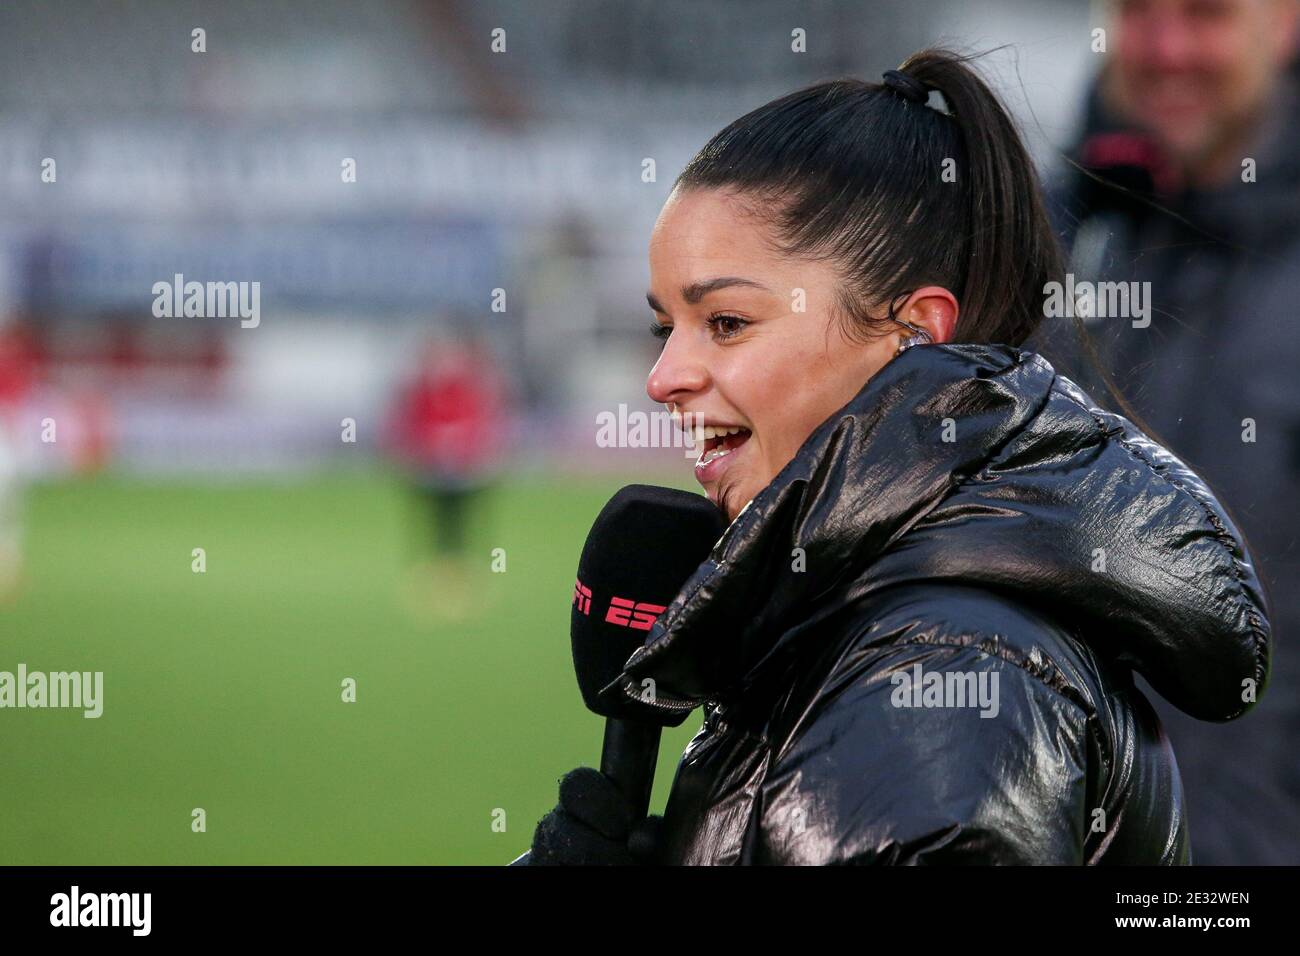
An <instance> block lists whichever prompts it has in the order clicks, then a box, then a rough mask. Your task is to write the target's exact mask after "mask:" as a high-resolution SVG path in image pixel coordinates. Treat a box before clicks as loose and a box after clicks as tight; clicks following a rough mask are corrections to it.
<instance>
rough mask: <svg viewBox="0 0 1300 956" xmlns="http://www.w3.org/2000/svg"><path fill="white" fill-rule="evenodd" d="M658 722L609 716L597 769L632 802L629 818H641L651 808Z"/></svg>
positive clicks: (658, 733) (658, 731) (658, 729)
mask: <svg viewBox="0 0 1300 956" xmlns="http://www.w3.org/2000/svg"><path fill="white" fill-rule="evenodd" d="M661 733H663V727H661V726H660V725H659V724H648V723H641V722H640V721H634V720H622V719H620V718H618V717H609V718H607V719H606V720H605V739H604V742H603V743H602V745H601V748H600V772H601V773H603V774H604V775H605V776H607V777H609V779H611V780H613V781H614V785H615V786H616V787H618V789H619V790H620V791H621V792H622V794H623V796H624V797H626V798H627V801H628V802H629V803H630V804H631V805H632V819H633V820H644V819H645V817H646V814H648V813H649V812H650V791H651V790H652V789H653V787H654V782H655V764H656V763H658V761H659V735H660V734H661Z"/></svg>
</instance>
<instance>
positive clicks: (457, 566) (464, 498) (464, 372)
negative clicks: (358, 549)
mask: <svg viewBox="0 0 1300 956" xmlns="http://www.w3.org/2000/svg"><path fill="white" fill-rule="evenodd" d="M508 421H509V418H508V415H507V411H506V389H505V387H504V381H503V379H502V376H501V374H500V372H499V370H498V368H497V365H496V362H495V361H494V359H493V357H492V354H491V351H490V350H489V349H488V348H487V347H486V346H485V345H483V344H482V343H481V342H478V341H474V340H470V341H459V340H449V341H435V342H432V343H431V344H430V345H428V346H427V347H426V348H425V350H424V354H423V356H422V358H421V360H420V363H419V367H418V369H417V371H416V373H415V374H414V375H413V376H412V377H411V378H410V379H409V380H407V381H406V382H404V383H403V384H402V385H401V387H400V388H399V389H398V391H397V395H396V398H395V400H394V402H393V405H392V408H391V409H390V412H389V416H388V422H387V426H386V429H385V445H386V447H387V449H388V451H389V453H390V454H391V455H392V456H393V457H394V459H395V460H396V461H397V462H398V464H399V465H400V466H401V467H402V469H403V470H404V471H405V472H406V473H407V475H408V476H409V478H410V480H411V483H412V485H413V487H414V489H415V491H416V495H417V498H418V500H419V503H420V509H421V511H422V512H423V513H424V519H423V522H422V524H423V525H424V526H425V527H429V528H431V531H432V541H433V543H434V549H435V552H436V559H437V568H438V571H439V572H440V574H441V575H446V574H451V575H453V576H454V577H455V579H456V580H459V577H458V576H459V575H461V574H462V573H463V571H464V566H465V559H466V557H467V555H466V548H467V543H468V524H469V521H470V515H471V513H472V511H473V509H474V507H476V505H477V502H478V501H479V500H480V499H481V498H482V496H483V492H484V491H485V489H486V488H487V487H488V486H489V485H490V484H491V483H492V481H493V480H494V478H495V476H496V474H497V471H498V470H499V468H500V465H501V458H502V452H503V450H504V447H505V440H506V435H505V430H506V428H507V426H508Z"/></svg>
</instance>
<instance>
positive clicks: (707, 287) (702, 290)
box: [645, 276, 772, 315]
mask: <svg viewBox="0 0 1300 956" xmlns="http://www.w3.org/2000/svg"><path fill="white" fill-rule="evenodd" d="M731 286H742V287H745V288H749V289H761V290H762V291H763V292H771V291H772V290H771V289H769V288H768V287H767V286H765V285H763V284H762V283H761V282H755V281H754V280H753V279H746V278H743V277H742V276H718V277H717V278H714V279H701V280H700V281H699V282H692V283H690V284H689V285H684V286H682V298H683V299H685V300H686V301H687V302H688V303H689V304H690V305H696V304H698V303H699V301H700V300H701V299H702V298H704V297H705V296H706V295H708V294H709V293H710V292H716V291H717V290H718V289H726V288H729V287H731ZM645 300H646V302H648V303H649V304H650V308H652V309H653V310H654V311H656V312H662V313H663V314H664V315H667V314H668V310H667V309H665V308H664V307H663V306H662V305H660V304H659V300H658V299H656V298H655V297H654V294H653V293H651V292H647V293H646V294H645Z"/></svg>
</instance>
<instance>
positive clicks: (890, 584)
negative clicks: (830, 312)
mask: <svg viewBox="0 0 1300 956" xmlns="http://www.w3.org/2000/svg"><path fill="white" fill-rule="evenodd" d="M1269 641H1270V634H1269V624H1268V614H1267V611H1266V606H1265V599H1264V595H1263V591H1262V588H1261V586H1260V583H1259V581H1258V579H1257V578H1256V575H1255V570H1254V568H1253V566H1252V562H1251V559H1250V556H1249V554H1248V553H1247V552H1246V550H1245V548H1244V547H1243V543H1242V541H1241V538H1240V536H1239V534H1238V532H1237V530H1236V528H1235V526H1234V524H1233V522H1232V521H1231V520H1230V518H1229V517H1228V515H1227V513H1226V512H1225V509H1224V507H1223V506H1222V505H1221V504H1219V502H1217V501H1216V500H1215V498H1214V496H1213V494H1212V492H1211V491H1210V490H1209V489H1208V488H1207V487H1206V485H1205V484H1204V483H1203V482H1202V481H1201V480H1200V479H1199V478H1198V477H1197V476H1196V475H1195V474H1194V473H1193V472H1191V471H1190V470H1189V469H1188V468H1187V467H1186V466H1185V465H1184V464H1183V463H1182V462H1180V461H1179V460H1178V459H1177V458H1175V457H1174V456H1173V455H1171V454H1170V453H1169V452H1168V451H1166V450H1165V449H1163V448H1161V447H1160V446H1159V445H1156V444H1154V443H1153V442H1151V441H1150V440H1149V439H1148V438H1146V437H1145V436H1144V435H1143V434H1142V433H1141V432H1140V431H1138V430H1137V429H1136V428H1135V427H1134V426H1133V425H1132V424H1131V423H1130V422H1128V421H1127V420H1126V419H1124V418H1122V417H1119V416H1116V415H1113V414H1110V413H1108V412H1105V411H1103V410H1101V409H1099V408H1098V407H1096V405H1095V403H1094V402H1093V401H1092V400H1091V399H1090V398H1089V396H1088V395H1086V394H1085V393H1084V392H1083V391H1081V390H1080V389H1079V387H1078V386H1077V385H1075V384H1074V383H1073V382H1071V381H1070V380H1069V379H1067V378H1065V377H1063V376H1060V375H1057V374H1056V372H1055V371H1054V369H1053V368H1052V366H1051V365H1050V364H1049V363H1048V362H1047V361H1046V360H1045V359H1044V358H1042V357H1041V356H1040V355H1037V354H1036V353H1033V352H1029V351H1023V350H1020V349H1016V348H1012V347H1010V346H1002V345H923V346H918V347H915V348H912V349H909V350H907V351H905V352H904V353H903V354H902V355H900V356H898V357H897V358H895V359H894V360H892V361H891V362H890V363H889V364H888V365H886V366H885V367H884V368H883V369H882V370H881V371H880V372H879V373H878V374H877V375H876V376H875V377H874V378H873V379H872V380H871V381H870V382H868V383H867V385H865V386H864V387H863V389H862V390H861V391H860V392H859V393H858V395H857V396H856V397H855V398H854V399H853V400H852V401H850V402H849V403H848V404H847V405H846V406H845V407H844V408H842V409H841V410H840V411H839V412H837V413H836V414H834V415H832V416H831V417H830V418H829V419H828V420H827V421H826V422H825V423H823V424H822V425H821V426H820V427H819V428H818V429H817V430H816V431H815V432H814V433H813V434H812V435H811V436H810V437H809V439H808V440H807V441H806V442H805V443H804V445H803V447H802V448H801V449H800V451H799V453H798V455H797V456H796V457H795V458H794V460H793V461H791V462H790V464H789V465H787V466H786V467H785V468H784V469H783V470H782V471H781V473H780V474H779V475H777V477H776V478H775V479H774V480H773V481H772V483H771V484H770V485H769V486H768V487H767V488H765V489H764V490H763V491H762V492H761V493H760V494H759V495H758V496H757V497H755V498H754V500H753V501H751V502H750V503H749V505H748V506H747V507H746V508H745V509H744V510H743V511H742V512H741V514H740V515H739V516H737V518H736V519H735V521H733V522H732V523H731V525H730V527H729V528H728V529H727V531H726V532H725V533H724V535H723V536H722V538H721V539H720V540H719V541H718V543H717V545H716V546H715V547H714V549H713V552H712V554H711V555H710V557H709V558H708V560H706V561H705V562H704V563H703V564H702V565H701V566H700V568H699V570H698V571H697V572H696V573H695V574H694V575H693V576H692V578H691V579H690V580H689V581H688V582H687V584H686V585H685V586H684V587H683V588H682V590H681V591H680V592H679V594H678V596H677V598H676V599H675V600H674V601H673V603H672V604H671V605H670V606H669V608H668V609H667V610H666V611H665V612H664V613H663V614H662V615H661V616H660V618H659V620H658V621H657V622H656V624H655V625H654V627H653V628H652V630H651V632H650V634H649V637H648V639H647V641H646V644H645V646H644V647H643V648H641V649H640V650H638V651H637V653H636V654H634V655H633V656H632V657H631V658H630V659H629V661H628V663H627V665H626V667H625V669H624V672H623V675H622V677H621V678H620V680H619V681H616V682H615V683H613V684H611V685H610V687H609V688H606V692H607V693H613V692H623V693H627V694H629V695H631V696H637V694H638V692H639V690H640V689H641V688H644V687H646V686H648V685H646V684H644V683H643V682H644V681H646V680H647V679H651V680H653V682H654V684H653V687H654V695H655V699H656V701H657V704H658V706H660V707H662V708H665V709H667V710H676V711H678V712H680V711H682V710H688V709H693V708H694V707H696V706H699V705H701V704H703V705H704V708H705V711H704V712H705V719H704V724H703V727H702V728H701V730H700V731H699V732H698V734H696V736H695V737H694V739H693V740H692V741H691V743H690V745H689V746H688V748H687V750H686V752H685V754H684V755H683V756H682V759H681V762H680V765H679V767H678V770H677V776H676V778H675V780H674V782H673V786H672V791H671V794H670V796H669V800H668V805H667V808H666V811H665V815H664V823H663V836H664V841H663V844H662V845H663V848H664V853H663V858H664V862H666V863H683V864H764V863H777V864H829V863H1126V864H1135V863H1151V864H1157V863H1159V864H1172V863H1187V862H1190V861H1189V851H1188V840H1187V828H1188V820H1187V819H1186V816H1185V813H1184V809H1183V796H1182V788H1181V784H1180V782H1179V777H1178V769H1177V765H1176V763H1175V760H1174V755H1173V753H1172V751H1171V749H1170V747H1169V743H1168V739H1167V738H1166V737H1165V736H1164V734H1163V732H1162V731H1161V728H1160V725H1159V722H1158V721H1157V719H1156V717H1155V715H1154V713H1153V711H1152V709H1151V706H1150V705H1149V704H1148V702H1147V700H1146V699H1145V698H1144V697H1143V696H1142V695H1141V693H1140V692H1139V691H1137V690H1136V689H1135V687H1134V685H1133V677H1132V670H1133V669H1136V670H1137V671H1139V672H1140V673H1142V674H1143V675H1144V676H1145V677H1146V679H1147V680H1148V681H1149V682H1150V683H1151V685H1152V686H1153V687H1155V688H1156V689H1157V690H1158V691H1159V692H1160V693H1161V694H1162V695H1163V696H1164V697H1165V698H1167V699H1168V700H1169V701H1170V702H1172V703H1173V704H1175V705H1177V706H1178V707H1179V708H1180V709H1181V710H1183V711H1185V712H1186V713H1188V714H1191V715H1193V716H1195V717H1197V718H1200V719H1202V720H1210V721H1225V720H1231V719H1233V718H1236V717H1239V716H1241V715H1242V714H1243V713H1245V712H1246V711H1247V710H1249V709H1250V707H1251V706H1252V704H1253V702H1254V699H1255V698H1256V697H1257V696H1258V695H1259V694H1261V693H1263V691H1264V687H1265V684H1266V681H1267V675H1268V668H1269ZM1191 822H1192V825H1195V821H1191Z"/></svg>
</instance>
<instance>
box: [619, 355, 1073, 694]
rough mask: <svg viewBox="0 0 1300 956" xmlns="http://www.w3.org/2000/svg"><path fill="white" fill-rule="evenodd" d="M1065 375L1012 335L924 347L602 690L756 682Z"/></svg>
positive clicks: (687, 690) (826, 426)
mask: <svg viewBox="0 0 1300 956" xmlns="http://www.w3.org/2000/svg"><path fill="white" fill-rule="evenodd" d="M1053 378H1054V372H1053V370H1052V367H1051V365H1049V364H1048V363H1047V362H1046V360H1044V359H1042V358H1041V357H1039V356H1037V355H1036V354H1034V353H1032V352H1023V351H1021V350H1020V349H1016V348H1013V347H1011V346H1006V345H969V344H968V345H919V346H916V347H913V348H911V349H907V350H906V351H904V352H903V353H902V354H900V355H898V356H896V357H895V358H894V359H892V360H891V361H890V362H889V363H888V364H887V365H885V367H884V368H883V369H881V370H880V371H879V372H878V373H877V374H876V375H875V376H874V377H873V378H872V379H871V380H870V381H868V382H867V384H866V385H864V386H863V388H862V389H861V390H860V391H859V392H858V394H857V395H856V396H854V397H853V399H851V400H850V401H849V402H848V404H846V405H845V406H844V407H843V408H841V409H840V410H839V411H838V412H836V413H835V414H833V415H832V416H831V417H830V418H829V419H827V420H826V421H825V422H823V423H822V425H820V426H819V427H818V428H817V429H816V430H815V431H814V432H813V433H812V435H810V436H809V438H808V439H807V441H805V442H804V444H803V446H802V447H801V448H800V450H799V452H798V453H797V454H796V455H795V457H794V458H793V459H792V460H791V461H790V463H789V464H788V465H787V466H786V467H785V468H784V469H783V470H782V471H781V472H780V473H779V474H778V475H777V476H776V478H774V479H773V480H772V482H771V483H770V484H769V485H768V486H767V487H766V488H764V489H763V491H761V492H760V493H759V494H758V495H757V496H756V497H755V498H754V499H753V500H752V501H750V502H749V504H748V505H747V506H746V507H745V508H744V509H743V510H742V511H741V513H740V514H739V515H737V517H736V519H735V520H734V521H733V522H732V523H731V525H730V526H729V527H728V528H727V530H726V531H725V532H724V534H723V535H722V537H721V538H720V539H719V541H718V543H717V544H716V545H715V546H714V549H713V552H712V553H711V554H710V556H709V558H708V559H707V560H706V561H705V562H704V563H703V564H701V565H700V567H699V569H698V570H697V571H696V573H695V574H694V575H693V576H692V577H691V578H690V580H689V581H688V582H687V583H686V584H685V585H684V586H683V587H682V589H681V591H680V592H679V593H678V596H677V598H676V599H675V600H674V601H673V603H672V604H671V605H669V607H668V608H667V610H665V612H664V613H663V614H661V615H660V616H659V619H658V620H657V621H656V623H655V624H654V626H653V627H652V628H651V631H650V634H649V635H648V637H647V640H646V643H645V645H644V646H643V647H641V648H640V649H638V650H637V651H636V653H634V654H633V655H632V657H631V658H630V659H629V660H628V662H627V664H626V665H625V668H624V672H623V674H622V675H621V677H620V679H619V680H617V681H615V682H613V683H612V684H610V685H609V686H608V687H607V688H605V693H618V692H624V693H628V694H630V695H632V696H637V695H636V693H635V691H636V689H637V688H639V687H641V686H643V685H642V682H643V681H644V680H646V679H647V678H650V679H652V680H653V681H654V686H655V698H656V701H657V702H658V703H659V705H660V706H661V707H662V708H663V709H677V710H686V709H690V708H693V707H694V706H696V705H698V704H699V703H701V702H703V701H706V700H709V699H715V698H726V697H728V696H729V695H731V694H734V693H737V692H741V691H743V690H744V689H745V688H746V687H747V686H748V685H750V684H752V683H753V682H754V681H755V680H756V679H757V676H758V672H759V670H760V669H762V668H763V666H764V664H765V663H766V662H768V661H769V660H771V659H772V658H774V657H776V656H779V655H781V654H782V653H783V652H784V651H786V650H788V649H789V648H788V646H789V645H790V644H791V643H792V642H793V641H795V640H797V638H798V636H799V635H800V634H802V633H804V632H805V631H806V630H808V629H809V628H810V627H811V626H812V625H814V624H816V623H818V622H819V621H821V620H823V619H824V618H825V617H826V616H828V615H829V614H831V613H833V612H834V611H835V610H836V609H837V608H838V607H840V606H841V605H842V604H843V602H842V600H840V599H839V598H837V596H836V595H837V592H838V591H841V590H842V589H843V588H844V587H846V586H848V585H850V584H852V583H853V581H854V580H855V578H856V577H857V576H859V575H860V574H861V573H862V572H863V570H864V569H865V568H867V567H868V566H869V565H870V564H871V563H872V562H873V561H874V560H875V558H876V557H877V556H878V555H879V554H880V553H881V552H882V551H884V550H885V549H886V548H888V547H889V546H890V545H891V544H892V543H893V542H894V541H896V540H897V539H898V538H899V537H900V536H901V535H902V534H904V533H905V532H906V531H907V529H908V528H909V527H910V526H911V525H912V524H913V523H914V522H916V521H917V520H918V519H919V518H920V517H921V516H923V515H925V514H926V512H928V511H929V510H930V509H931V508H933V507H934V506H935V504H936V503H937V502H939V501H940V500H941V499H943V498H944V497H945V496H946V495H947V494H948V493H949V492H950V491H951V490H952V488H953V487H954V486H955V485H956V484H957V483H958V482H959V481H961V480H962V479H963V478H964V477H966V476H968V475H971V474H973V473H975V472H976V471H978V470H979V469H980V468H981V467H982V466H983V465H984V464H985V463H986V462H987V461H988V459H989V457H990V455H992V454H993V453H995V452H996V451H997V450H998V449H999V448H1001V447H1002V446H1003V445H1004V444H1005V443H1006V442H1007V441H1008V440H1009V439H1010V438H1011V436H1013V435H1015V434H1016V433H1017V432H1018V431H1019V430H1020V429H1021V428H1022V427H1023V426H1024V425H1025V423H1026V422H1027V421H1029V420H1030V419H1031V418H1032V417H1033V416H1034V415H1035V414H1036V413H1037V412H1038V410H1039V408H1040V407H1041V406H1042V404H1043V402H1044V401H1045V399H1046V395H1047V393H1048V390H1049V389H1050V387H1051V384H1052V380H1053Z"/></svg>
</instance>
